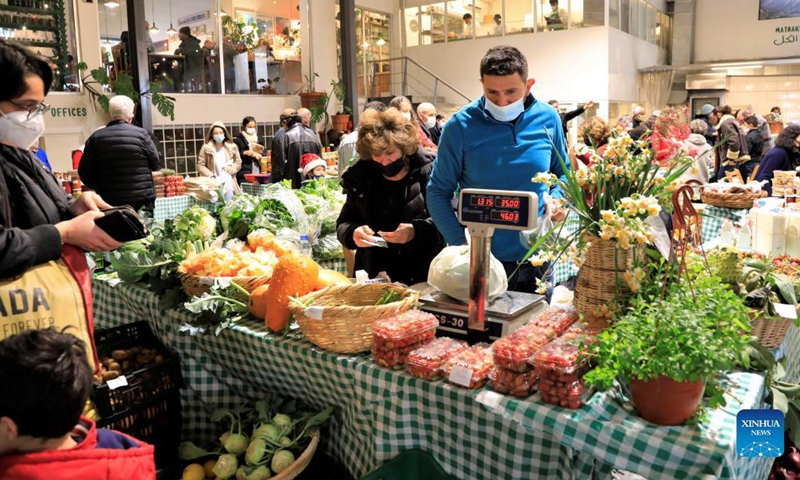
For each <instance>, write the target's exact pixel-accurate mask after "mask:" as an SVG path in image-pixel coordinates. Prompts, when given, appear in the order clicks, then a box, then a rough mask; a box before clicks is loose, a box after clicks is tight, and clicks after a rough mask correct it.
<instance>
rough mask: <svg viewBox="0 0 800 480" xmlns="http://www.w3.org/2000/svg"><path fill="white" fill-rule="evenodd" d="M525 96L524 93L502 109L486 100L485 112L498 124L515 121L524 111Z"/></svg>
mask: <svg viewBox="0 0 800 480" xmlns="http://www.w3.org/2000/svg"><path fill="white" fill-rule="evenodd" d="M527 96H528V94H527V93H526V94H525V95H523V96H522V97H521V98H520V99H519V100H517V101H516V102H514V103H509V104H508V105H505V106H503V107H501V106H500V105H497V104H495V103H492V101H491V100H489V99H488V98H486V110H487V111H488V112H489V114H490V115H491V116H492V118H494V119H495V120H497V121H498V122H510V121H512V120H516V118H517V117H519V116H520V115H521V114H522V112H523V111H524V110H525V98H526V97H527Z"/></svg>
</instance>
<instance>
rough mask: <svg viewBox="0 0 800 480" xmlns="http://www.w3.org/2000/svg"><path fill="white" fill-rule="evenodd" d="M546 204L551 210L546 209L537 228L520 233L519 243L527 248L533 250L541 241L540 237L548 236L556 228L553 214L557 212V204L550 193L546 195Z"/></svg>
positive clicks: (538, 221) (537, 222)
mask: <svg viewBox="0 0 800 480" xmlns="http://www.w3.org/2000/svg"><path fill="white" fill-rule="evenodd" d="M544 203H545V205H548V206H549V208H545V213H544V216H542V217H539V219H538V220H537V221H536V227H534V228H533V229H531V230H522V231H520V232H519V243H520V244H522V246H523V247H525V248H531V247H532V246H533V245H534V244H535V243H536V242H537V241H538V240H539V237H541V236H543V235H545V234H547V232H549V231H550V230H551V229H552V228H553V226H554V224H553V218H552V217H553V216H552V214H551V212H552V211H553V210H555V208H556V204H555V201H554V200H553V198H552V197H551V196H550V194H549V193H545V194H544ZM537 208H538V207H537Z"/></svg>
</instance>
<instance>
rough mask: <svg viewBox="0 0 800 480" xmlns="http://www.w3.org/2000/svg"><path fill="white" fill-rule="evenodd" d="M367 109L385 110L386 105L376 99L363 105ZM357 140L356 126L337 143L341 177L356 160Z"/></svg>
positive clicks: (365, 110)
mask: <svg viewBox="0 0 800 480" xmlns="http://www.w3.org/2000/svg"><path fill="white" fill-rule="evenodd" d="M369 110H375V111H377V112H379V113H380V112H383V111H384V110H386V105H385V104H384V103H383V102H379V101H377V100H375V101H372V102H369V103H367V104H366V105H365V106H364V112H367V111H369ZM357 142H358V129H357V128H356V129H355V130H353V131H352V132H350V133H348V134H347V135H345V136H344V138H342V141H341V143H339V176H340V177H341V176H342V174H343V173H344V171H345V170H347V169H348V168H349V167H350V166H351V165H353V163H354V162H356V161H358V155H356V143H357Z"/></svg>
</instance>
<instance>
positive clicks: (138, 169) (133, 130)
mask: <svg viewBox="0 0 800 480" xmlns="http://www.w3.org/2000/svg"><path fill="white" fill-rule="evenodd" d="M133 109H134V104H133V100H131V99H130V98H128V97H126V96H124V95H117V96H115V97H112V98H111V100H110V101H109V102H108V113H109V114H111V122H109V123H108V125H106V128H104V129H102V130H98V131H96V132H94V133H93V134H92V136H91V137H89V140H87V141H86V147H85V148H84V151H83V157H81V163H80V165H79V166H78V173H79V174H80V176H81V181H82V182H83V183H84V184H85V185H86V186H87V187H89V188H91V189H92V190H94V191H96V192H97V193H98V194H100V195H101V196H102V197H103V198H104V199H106V201H107V202H109V203H110V204H112V205H130V206H131V207H133V209H134V210H139V209H140V208H143V207H144V208H145V209H148V210H152V209H153V207H154V204H155V200H156V190H155V185H154V184H153V174H152V172H153V171H155V170H158V169H159V168H160V165H159V158H158V152H157V150H156V146H155V144H154V143H153V140H152V139H151V138H150V134H149V133H148V132H147V130H145V129H143V128H139V127H137V126H136V125H131V121H132V120H133Z"/></svg>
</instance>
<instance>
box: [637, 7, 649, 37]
mask: <svg viewBox="0 0 800 480" xmlns="http://www.w3.org/2000/svg"><path fill="white" fill-rule="evenodd" d="M648 6H649V5H648V4H647V2H645V1H644V0H639V21H638V22H637V24H636V27H637V30H636V31H637V32H638V34H637V35H636V36H637V37H639V38H640V39H642V40H647V27H648V25H647V7H648Z"/></svg>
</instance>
